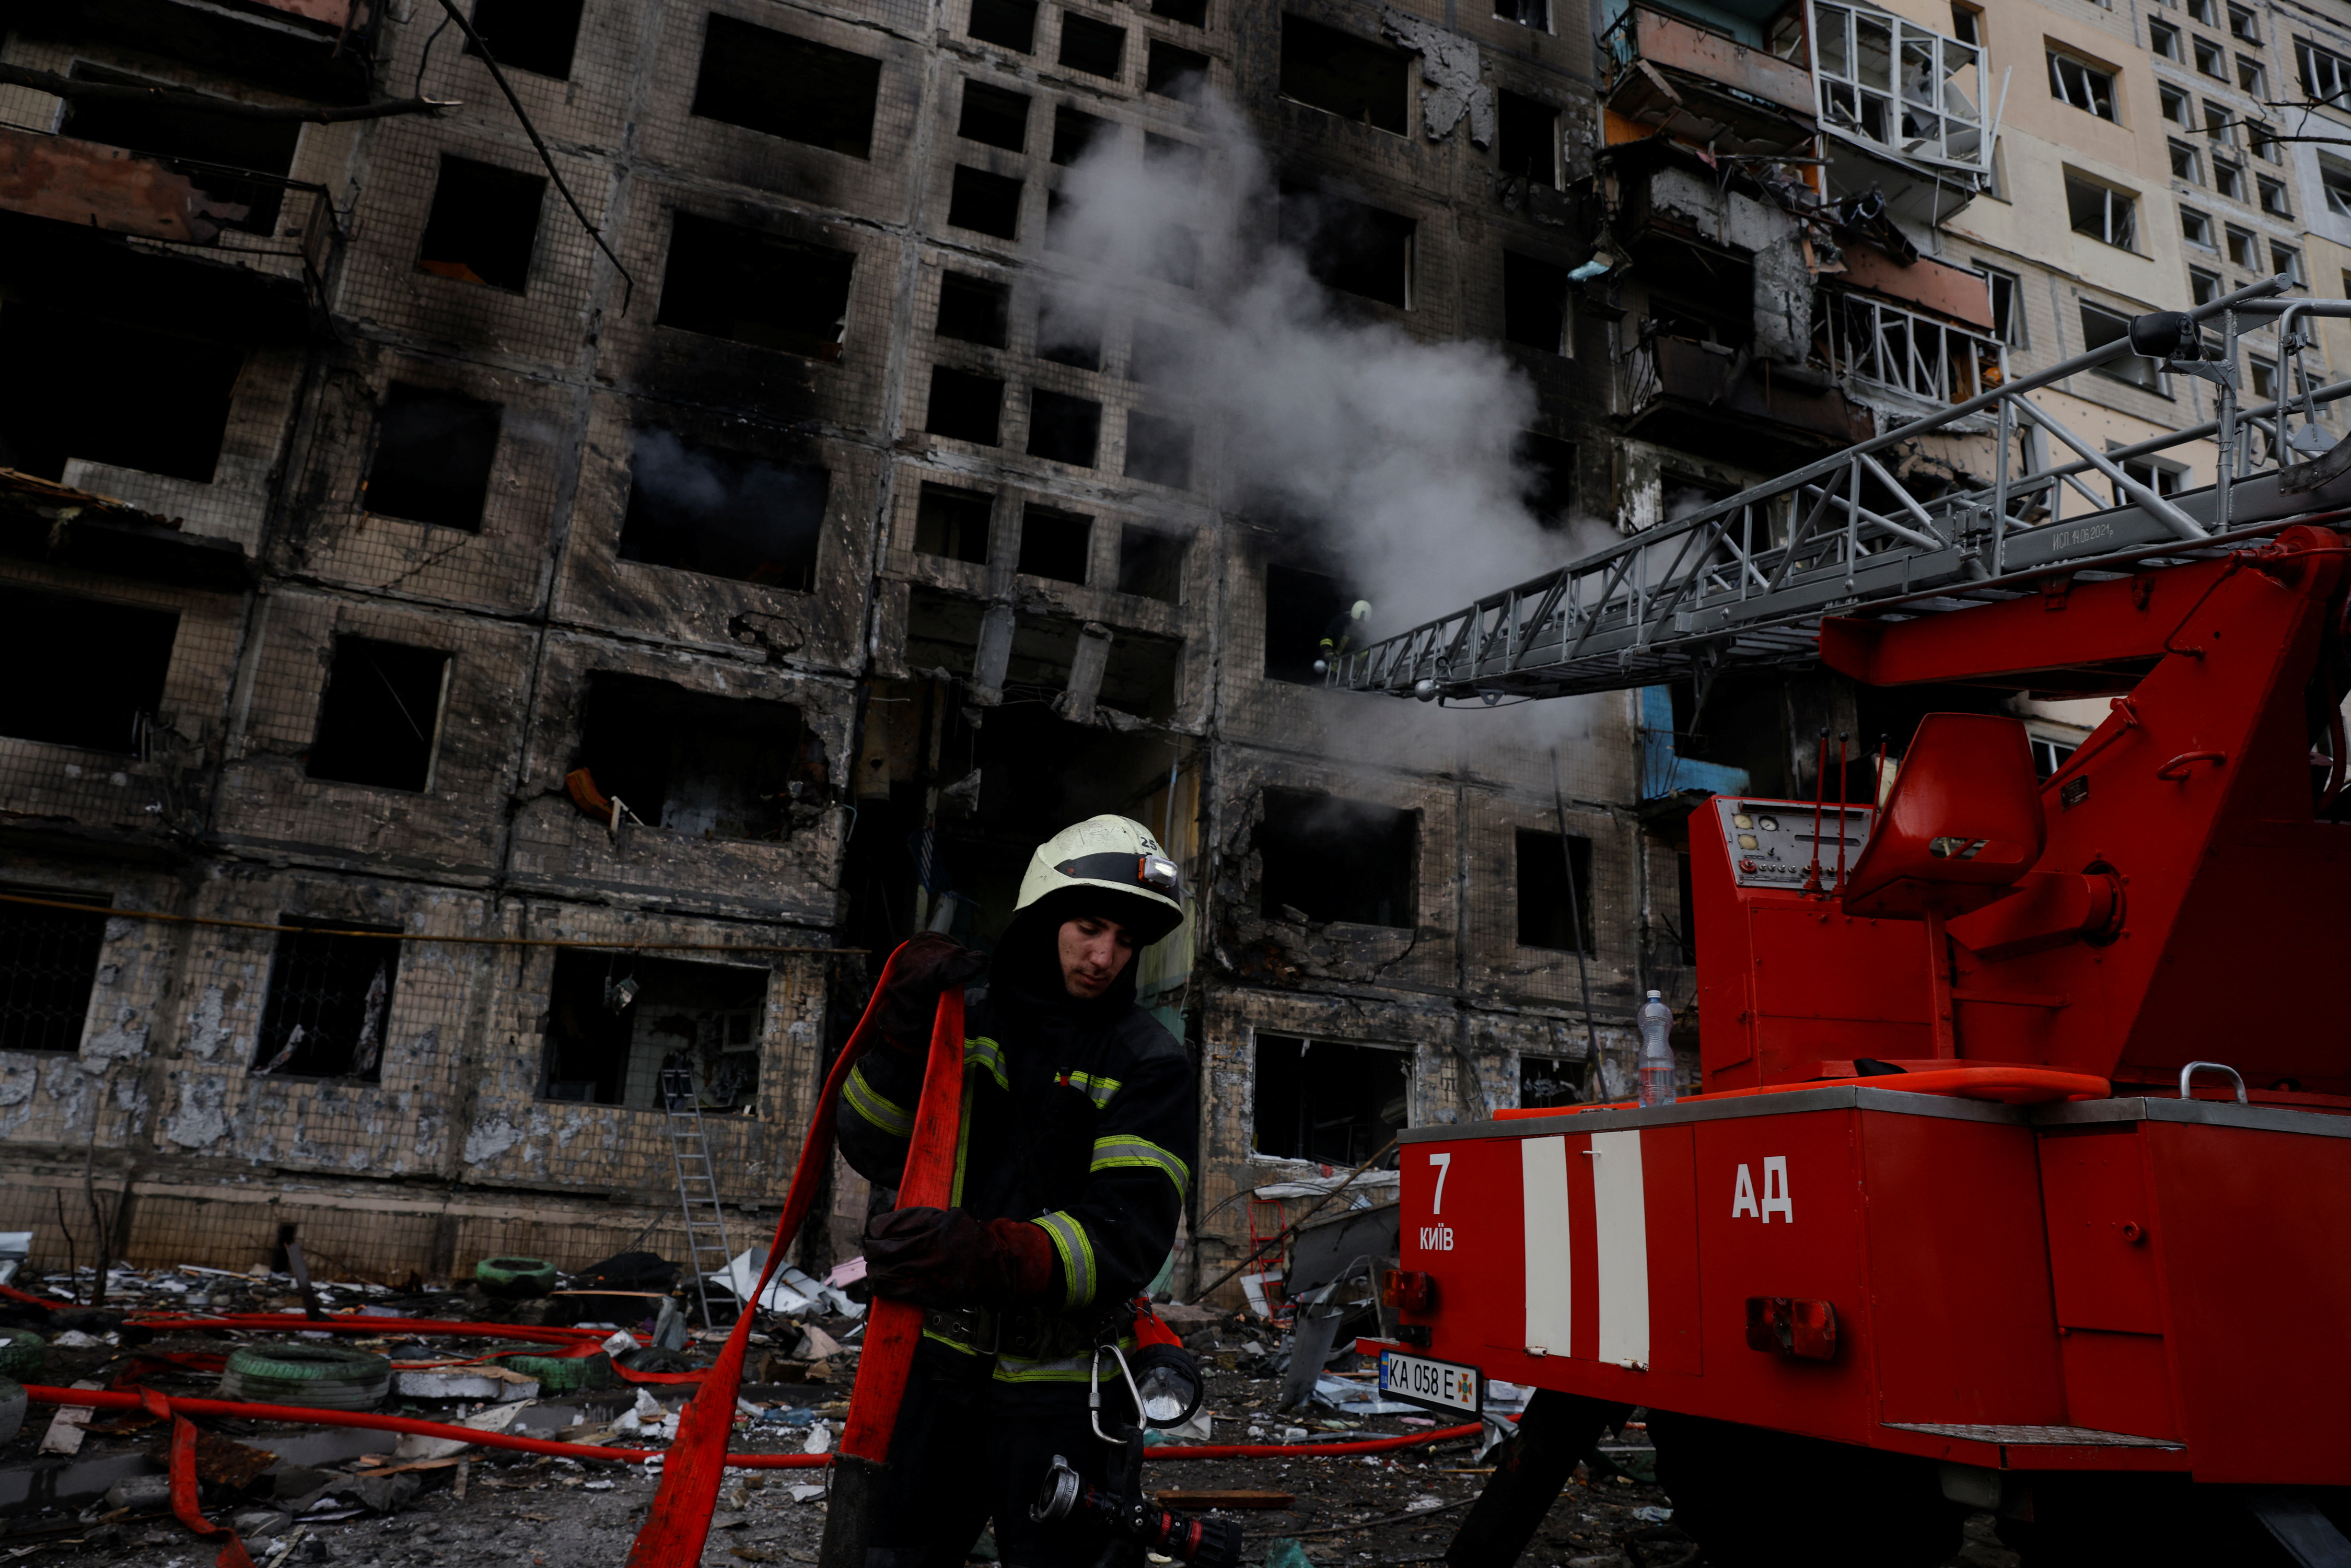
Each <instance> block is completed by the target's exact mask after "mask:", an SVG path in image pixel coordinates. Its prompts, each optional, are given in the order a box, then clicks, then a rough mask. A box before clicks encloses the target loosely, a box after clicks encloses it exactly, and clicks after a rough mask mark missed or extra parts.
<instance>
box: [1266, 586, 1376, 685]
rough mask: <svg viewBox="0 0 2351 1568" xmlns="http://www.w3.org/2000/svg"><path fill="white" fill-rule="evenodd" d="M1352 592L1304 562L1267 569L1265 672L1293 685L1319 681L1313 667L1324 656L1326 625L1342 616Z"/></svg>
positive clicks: (1267, 676) (1351, 598) (1313, 683)
mask: <svg viewBox="0 0 2351 1568" xmlns="http://www.w3.org/2000/svg"><path fill="white" fill-rule="evenodd" d="M1354 601H1355V595H1354V594H1353V593H1352V592H1349V591H1344V590H1343V589H1342V588H1341V587H1340V585H1339V583H1338V581H1337V580H1336V579H1333V578H1331V577H1327V576H1325V575H1324V574H1322V572H1319V571H1308V570H1305V569H1304V568H1302V567H1295V566H1277V565H1268V566H1267V567H1266V569H1265V676H1266V679H1268V680H1270V681H1287V682H1289V683H1290V684H1291V685H1301V686H1319V685H1322V675H1321V674H1320V673H1318V672H1317V671H1316V670H1315V668H1314V661H1315V660H1316V659H1318V658H1320V657H1321V656H1322V637H1323V633H1324V629H1325V628H1327V627H1329V626H1330V625H1331V624H1332V622H1335V621H1337V620H1339V619H1340V618H1341V617H1343V616H1344V615H1345V614H1346V612H1347V609H1348V607H1349V606H1350V605H1352V604H1353V602H1354Z"/></svg>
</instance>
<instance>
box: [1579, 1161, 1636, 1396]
mask: <svg viewBox="0 0 2351 1568" xmlns="http://www.w3.org/2000/svg"><path fill="white" fill-rule="evenodd" d="M1592 1194H1593V1239H1594V1240H1595V1241H1596V1242H1597V1243H1598V1250H1599V1270H1598V1274H1599V1279H1598V1283H1599V1286H1600V1359H1601V1360H1603V1361H1605V1362H1613V1363H1614V1364H1617V1365H1619V1366H1637V1367H1642V1368H1646V1367H1647V1366H1648V1364H1649V1225H1648V1218H1649V1211H1648V1206H1647V1204H1646V1202H1645V1201H1644V1200H1643V1198H1642V1195H1641V1134H1640V1132H1639V1130H1638V1129H1637V1128H1636V1129H1634V1130H1632V1131H1629V1132H1622V1133H1594V1134H1592Z"/></svg>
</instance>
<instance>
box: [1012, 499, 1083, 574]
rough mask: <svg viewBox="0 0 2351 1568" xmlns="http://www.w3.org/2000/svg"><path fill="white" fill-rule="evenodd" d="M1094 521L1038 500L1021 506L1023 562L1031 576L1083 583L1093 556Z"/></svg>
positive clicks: (1024, 567) (1021, 560)
mask: <svg viewBox="0 0 2351 1568" xmlns="http://www.w3.org/2000/svg"><path fill="white" fill-rule="evenodd" d="M1093 551H1094V520H1093V519H1092V517H1087V516H1086V515H1085V514H1083V513H1082V512H1063V511H1059V510H1056V509H1055V508H1053V507H1040V506H1038V505H1036V504H1035V503H1034V502H1031V503H1030V504H1029V505H1028V506H1026V507H1022V508H1021V509H1020V564H1019V570H1021V571H1023V572H1025V573H1027V574H1028V575H1029V576H1030V577H1050V578H1051V579H1052V580H1054V581H1056V582H1083V581H1085V580H1086V568H1087V566H1088V565H1089V564H1091V563H1092V559H1093Z"/></svg>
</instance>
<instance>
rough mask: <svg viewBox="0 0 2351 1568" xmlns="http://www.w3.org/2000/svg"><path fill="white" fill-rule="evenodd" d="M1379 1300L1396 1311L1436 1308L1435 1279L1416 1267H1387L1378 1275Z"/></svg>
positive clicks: (1420, 1310)
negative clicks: (1387, 1268)
mask: <svg viewBox="0 0 2351 1568" xmlns="http://www.w3.org/2000/svg"><path fill="white" fill-rule="evenodd" d="M1380 1301H1382V1303H1384V1305H1386V1306H1388V1307H1391V1308H1393V1309H1395V1311H1397V1312H1435V1311H1436V1310H1437V1280H1436V1278H1435V1277H1434V1276H1433V1275H1430V1274H1426V1273H1424V1272H1422V1271H1421V1270H1418V1269H1389V1270H1383V1271H1382V1273H1381V1275H1380Z"/></svg>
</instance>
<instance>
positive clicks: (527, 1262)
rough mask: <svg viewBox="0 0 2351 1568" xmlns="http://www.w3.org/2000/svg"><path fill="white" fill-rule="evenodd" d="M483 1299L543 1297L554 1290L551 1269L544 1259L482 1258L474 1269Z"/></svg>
mask: <svg viewBox="0 0 2351 1568" xmlns="http://www.w3.org/2000/svg"><path fill="white" fill-rule="evenodd" d="M474 1283H475V1284H477V1285H479V1286H481V1288H482V1292H483V1293H484V1294H485V1295H491V1296H509V1297H517V1296H543V1295H545V1294H547V1293H548V1292H549V1291H552V1290H553V1289H555V1265H554V1264H552V1263H550V1262H549V1261H548V1260H546V1259H544V1258H522V1257H514V1258H485V1259H483V1260H481V1261H480V1262H478V1263H476V1264H475V1265H474Z"/></svg>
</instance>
